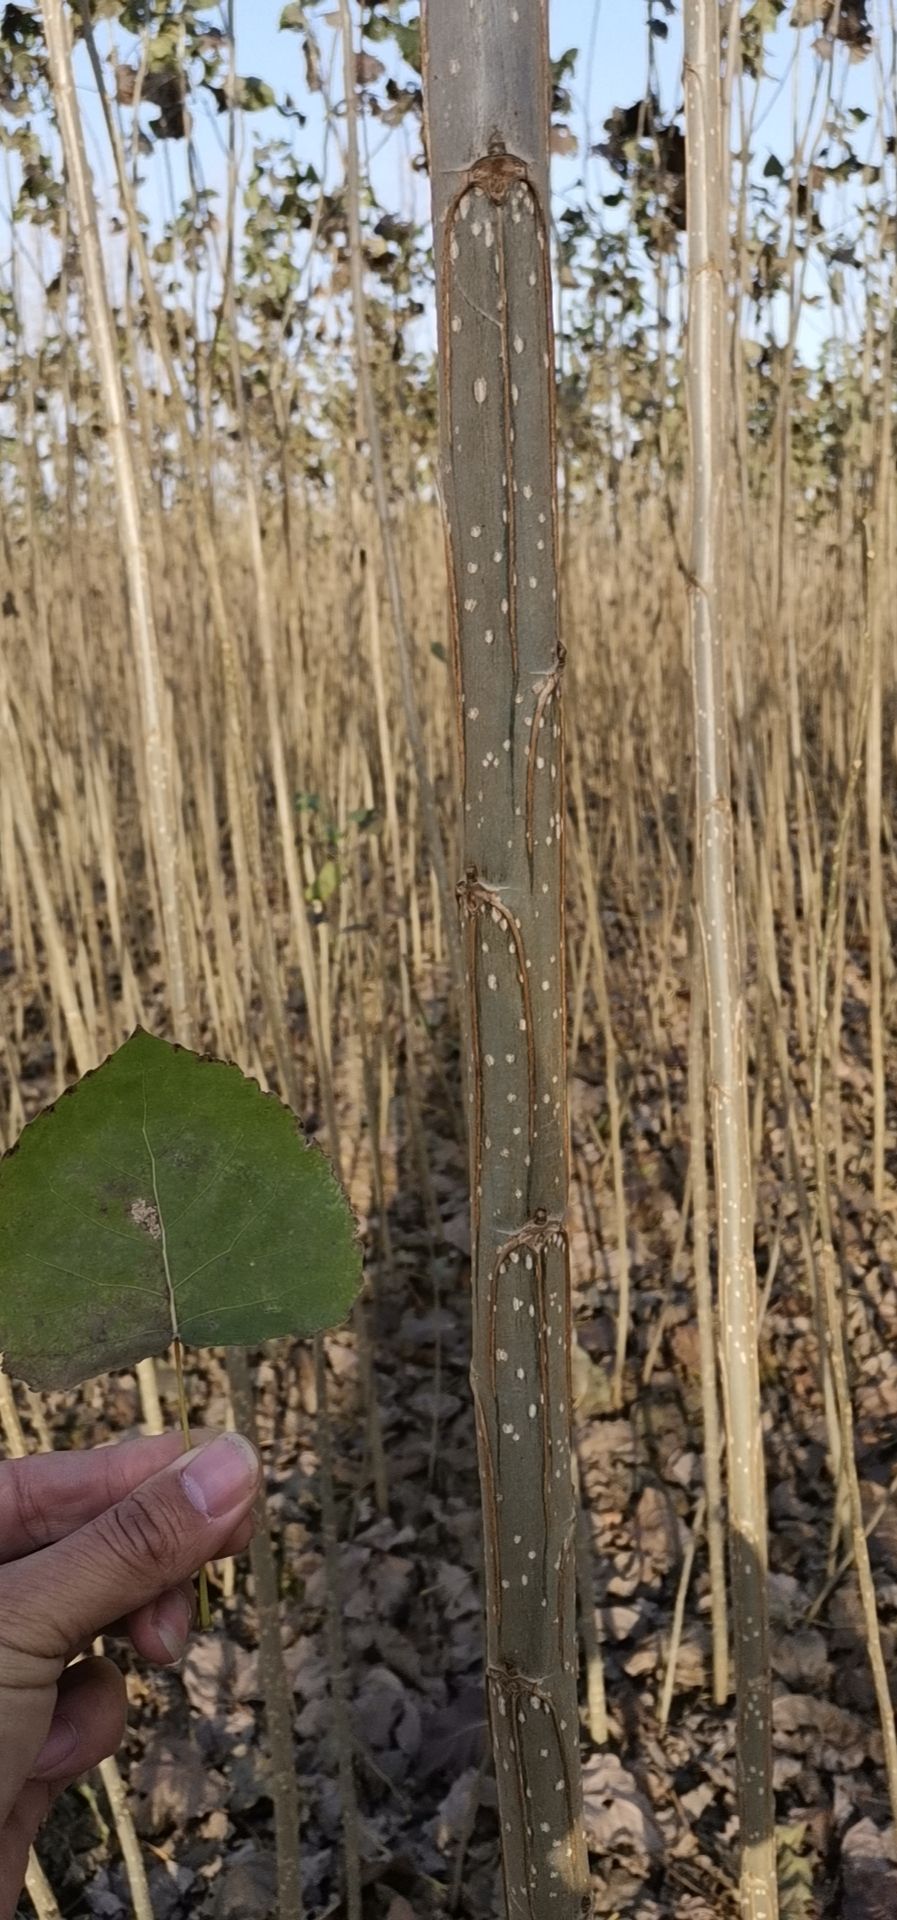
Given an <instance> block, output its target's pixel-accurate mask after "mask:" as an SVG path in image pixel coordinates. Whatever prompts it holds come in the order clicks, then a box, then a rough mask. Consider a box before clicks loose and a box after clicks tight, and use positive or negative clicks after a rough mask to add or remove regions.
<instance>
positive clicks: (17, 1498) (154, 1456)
mask: <svg viewBox="0 0 897 1920" xmlns="http://www.w3.org/2000/svg"><path fill="white" fill-rule="evenodd" d="M215 1437H216V1434H215V1429H214V1428H211V1427H202V1428H199V1429H197V1430H196V1431H195V1432H194V1431H192V1432H191V1434H190V1444H191V1446H193V1447H201V1446H203V1445H204V1444H205V1443H206V1442H207V1441H209V1440H214V1439H215ZM185 1451H186V1448H185V1444H184V1439H183V1436H182V1434H180V1433H178V1432H177V1431H176V1429H174V1428H172V1430H171V1432H170V1433H159V1434H152V1435H151V1436H149V1437H147V1438H143V1437H142V1438H141V1439H139V1440H121V1441H112V1442H110V1443H108V1444H107V1445H105V1446H102V1447H93V1448H90V1449H85V1450H84V1451H77V1452H74V1453H30V1454H28V1455H26V1457H25V1458H24V1459H22V1460H7V1461H0V1565H4V1564H5V1563H6V1562H7V1561H10V1560H21V1559H22V1558H23V1556H24V1555H25V1554H28V1553H36V1552H37V1551H38V1549H39V1548H41V1547H49V1546H52V1545H53V1543H54V1541H56V1540H63V1539H65V1537H66V1535H67V1534H70V1533H75V1532H77V1530H78V1528H79V1527H83V1526H86V1525H87V1522H88V1521H89V1520H95V1519H96V1517H97V1515H98V1514H100V1513H103V1512H105V1510H106V1508H107V1507H113V1506H115V1505H116V1503H117V1502H118V1501H119V1500H122V1499H124V1497H125V1495H126V1494H128V1493H133V1491H134V1489H135V1487H139V1486H141V1485H142V1483H143V1481H144V1480H149V1479H151V1478H152V1475H153V1474H154V1473H159V1472H160V1471H161V1469H162V1468H163V1467H167V1466H170V1464H171V1462H172V1460H176V1459H177V1457H178V1455H179V1454H181V1453H184V1452H185Z"/></svg>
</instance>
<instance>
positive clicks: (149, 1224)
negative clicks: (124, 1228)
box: [128, 1200, 162, 1240]
mask: <svg viewBox="0 0 897 1920" xmlns="http://www.w3.org/2000/svg"><path fill="white" fill-rule="evenodd" d="M128 1212H129V1214H130V1216H131V1219H132V1220H133V1222H134V1225H135V1227H142V1228H143V1230H144V1233H148V1234H149V1237H150V1239H151V1240H160V1239H161V1237H162V1222H161V1220H160V1219H159V1209H158V1207H155V1206H154V1205H153V1203H152V1201H151V1200H133V1201H132V1202H131V1205H130V1206H129V1208H128Z"/></svg>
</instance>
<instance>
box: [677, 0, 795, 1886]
mask: <svg viewBox="0 0 897 1920" xmlns="http://www.w3.org/2000/svg"><path fill="white" fill-rule="evenodd" d="M684 29H685V115H686V142H687V159H686V170H687V192H688V287H689V300H688V347H687V368H686V387H687V404H688V424H689V442H690V454H691V461H690V477H691V509H692V529H691V554H690V565H689V595H688V598H689V619H690V628H691V645H692V671H693V694H694V725H695V786H696V823H695V859H696V875H695V893H696V900H695V916H696V924H697V928H698V935H699V939H700V942H701V946H702V948H703V956H704V977H705V999H706V1007H707V1027H708V1072H709V1080H710V1087H711V1117H712V1124H713V1158H714V1170H715V1176H716V1205H717V1226H718V1247H719V1251H718V1259H719V1315H720V1334H721V1345H722V1356H721V1357H722V1377H723V1394H724V1401H725V1419H726V1458H727V1466H728V1488H729V1526H730V1541H731V1566H732V1611H733V1626H734V1668H735V1693H736V1710H737V1721H738V1741H737V1751H738V1786H739V1812H740V1820H741V1878H740V1887H739V1899H740V1908H741V1915H742V1920H776V1915H777V1913H778V1896H777V1891H776V1846H775V1816H774V1811H773V1795H772V1733H771V1725H772V1688H771V1676H770V1664H769V1614H768V1600H767V1535H766V1483H765V1475H764V1465H763V1442H762V1432H761V1424H760V1382H759V1364H758V1358H757V1305H756V1295H757V1276H756V1269H755V1264H754V1209H753V1191H752V1180H751V1143H750V1131H749V1126H748V1102H747V1061H746V1056H745V1005H744V993H743V987H742V980H741V959H740V954H739V941H738V918H737V912H736V870H735V848H734V838H733V826H732V796H731V778H730V772H729V735H728V724H729V722H728V703H727V683H726V654H725V600H724V593H725V580H724V572H723V568H724V559H725V551H726V465H727V459H728V446H727V439H726V415H725V394H726V380H727V373H726V287H725V278H724V271H723V263H724V260H725V258H726V247H727V234H726V221H725V199H724V181H725V178H726V171H725V168H724V166H723V160H724V132H723V122H722V87H721V81H720V40H719V6H718V0H687V4H686V7H685V15H684Z"/></svg>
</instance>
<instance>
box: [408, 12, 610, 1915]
mask: <svg viewBox="0 0 897 1920" xmlns="http://www.w3.org/2000/svg"><path fill="white" fill-rule="evenodd" d="M424 84H425V99H426V108H427V122H428V139H429V149H430V161H431V171H432V179H433V202H434V207H433V211H434V226H435V232H436V254H437V275H438V299H439V335H440V373H441V441H442V461H443V486H444V497H445V508H446V516H447V537H448V553H449V576H450V591H451V601H452V609H453V633H454V669H455V681H456V689H457V701H458V719H459V733H460V749H461V783H462V805H461V845H462V860H463V868H464V874H463V879H462V880H461V883H460V885H459V888H458V895H459V901H460V906H461V911H462V918H463V921H464V925H465V929H466V989H467V1041H466V1046H467V1060H468V1099H469V1102H470V1150H471V1183H472V1196H471V1200H472V1255H473V1319H474V1327H473V1366H472V1385H473V1393H474V1400H475V1409H476V1423H477V1435H478V1444H479V1461H480V1479H481V1486H482V1495H483V1508H484V1524H485V1536H486V1606H487V1684H488V1694H489V1713H490V1722H491V1727H492V1740H493V1748H494V1752H495V1767H496V1776H497V1782H498V1801H499V1818H500V1823H501V1838H502V1852H503V1867H504V1882H505V1896H506V1903H507V1914H508V1920H548V1916H549V1915H553V1916H555V1917H556V1920H579V1916H581V1915H583V1914H586V1913H588V1912H589V1910H590V1899H589V1894H588V1868H587V1860H586V1853H585V1845H584V1840H583V1835H582V1824H581V1793H580V1772H579V1740H578V1735H579V1718H578V1711H577V1697H576V1691H577V1690H576V1679H577V1659H576V1639H575V1613H574V1606H575V1589H576V1577H575V1557H574V1528H575V1505H574V1498H573V1481H572V1475H571V1457H570V1433H569V1423H570V1400H571V1394H570V1377H569V1367H570V1293H569V1257H568V1246H567V1235H566V1230H565V1224H564V1216H565V1208H566V1202H567V1153H568V1143H567V1105H566V1049H565V1025H566V1000H565V968H564V920H563V895H564V886H563V880H564V865H563V853H564V839H563V836H564V767H563V737H562V727H561V682H562V677H563V664H564V653H563V648H562V646H561V644H560V640H559V635H558V581H557V513H556V509H557V501H556V453H555V422H554V349H553V339H552V324H551V284H550V261H549V237H548V236H549V225H548V124H549V80H548V47H547V27H546V9H545V6H544V3H543V0H518V4H517V5H516V7H515V9H514V11H513V15H512V16H509V13H508V8H507V6H506V5H505V4H504V0H484V4H481V5H480V6H478V7H477V8H476V9H472V8H470V7H469V6H468V4H467V0H435V4H432V5H430V6H425V7H424Z"/></svg>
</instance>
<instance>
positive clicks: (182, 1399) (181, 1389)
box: [172, 1334, 212, 1632]
mask: <svg viewBox="0 0 897 1920" xmlns="http://www.w3.org/2000/svg"><path fill="white" fill-rule="evenodd" d="M172 1346H173V1348H174V1370H175V1373H176V1375H177V1383H178V1414H179V1416H180V1422H181V1432H182V1434H183V1436H184V1451H185V1453H189V1451H190V1448H191V1446H192V1445H193V1442H192V1440H191V1438H190V1419H189V1415H188V1412H187V1390H186V1387H185V1385H184V1349H183V1347H182V1345H181V1342H180V1340H179V1339H178V1337H177V1334H175V1337H174V1340H173V1341H172ZM197 1590H198V1598H199V1624H200V1627H201V1628H202V1629H203V1631H204V1632H208V1630H209V1628H210V1627H211V1625H212V1612H211V1608H210V1606H209V1582H208V1579H207V1577H206V1570H205V1567H200V1569H199V1574H198V1577H197Z"/></svg>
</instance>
